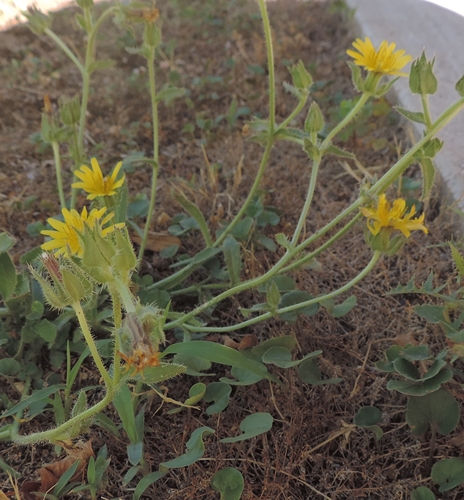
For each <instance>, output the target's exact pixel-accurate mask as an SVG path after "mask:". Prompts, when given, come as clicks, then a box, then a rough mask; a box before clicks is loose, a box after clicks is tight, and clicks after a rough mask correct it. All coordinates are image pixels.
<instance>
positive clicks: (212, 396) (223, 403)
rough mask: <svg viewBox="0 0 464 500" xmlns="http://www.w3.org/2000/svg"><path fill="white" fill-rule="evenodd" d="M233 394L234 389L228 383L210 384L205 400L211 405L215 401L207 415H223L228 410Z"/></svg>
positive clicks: (208, 409) (209, 407)
mask: <svg viewBox="0 0 464 500" xmlns="http://www.w3.org/2000/svg"><path fill="white" fill-rule="evenodd" d="M231 392H232V387H230V385H229V384H228V383H226V382H213V383H211V384H208V386H207V387H206V393H205V396H204V398H203V399H204V400H205V402H206V403H211V402H212V401H214V404H212V405H210V406H208V408H206V413H207V414H208V415H216V414H217V413H221V412H222V411H223V410H224V409H225V408H227V405H228V404H229V397H230V393H231Z"/></svg>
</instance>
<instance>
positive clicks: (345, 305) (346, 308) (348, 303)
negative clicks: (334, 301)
mask: <svg viewBox="0 0 464 500" xmlns="http://www.w3.org/2000/svg"><path fill="white" fill-rule="evenodd" d="M356 303H357V299H356V296H355V295H351V296H350V297H348V298H347V299H346V300H344V301H343V302H342V303H341V304H338V305H336V306H335V307H334V308H333V310H332V311H331V313H330V314H331V315H332V316H333V317H334V318H341V317H342V316H345V314H348V313H349V312H350V311H351V309H353V307H354V306H355V305H356Z"/></svg>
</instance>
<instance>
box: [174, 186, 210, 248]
mask: <svg viewBox="0 0 464 500" xmlns="http://www.w3.org/2000/svg"><path fill="white" fill-rule="evenodd" d="M171 196H172V197H173V198H174V199H175V200H176V201H177V203H179V204H180V205H182V207H183V208H184V210H185V211H186V212H187V213H188V214H189V215H190V216H191V217H193V218H194V219H195V220H196V222H197V224H198V227H199V228H200V231H201V234H202V235H203V238H204V239H205V243H206V246H207V247H208V248H209V247H211V246H212V245H213V240H212V239H211V234H210V232H209V227H208V224H207V222H206V220H205V218H204V216H203V214H202V213H201V210H200V209H199V208H198V207H197V206H196V205H195V204H194V203H192V202H191V201H190V200H188V199H187V198H186V197H185V196H184V195H183V194H182V193H179V192H177V191H175V190H171Z"/></svg>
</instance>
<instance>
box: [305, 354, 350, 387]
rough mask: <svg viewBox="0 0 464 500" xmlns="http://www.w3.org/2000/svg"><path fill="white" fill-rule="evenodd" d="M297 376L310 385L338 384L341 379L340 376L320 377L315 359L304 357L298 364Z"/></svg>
mask: <svg viewBox="0 0 464 500" xmlns="http://www.w3.org/2000/svg"><path fill="white" fill-rule="evenodd" d="M298 376H299V377H300V380H301V381H302V382H303V383H305V384H311V385H327V384H338V383H340V382H342V380H343V379H342V378H328V379H322V378H321V376H322V374H321V370H320V369H319V366H318V364H317V359H314V358H313V359H311V358H310V359H305V360H304V361H303V362H302V363H300V365H299V366H298Z"/></svg>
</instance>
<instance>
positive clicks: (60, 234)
mask: <svg viewBox="0 0 464 500" xmlns="http://www.w3.org/2000/svg"><path fill="white" fill-rule="evenodd" d="M105 212H106V207H103V208H101V209H100V210H97V209H96V208H94V209H92V210H91V212H90V214H89V213H87V209H86V208H85V207H84V208H83V209H82V213H81V214H79V212H77V210H74V209H73V210H71V211H69V210H68V209H67V208H63V210H62V213H63V217H64V222H62V221H59V220H57V219H53V218H50V219H48V220H47V222H48V223H49V224H50V226H52V227H53V228H54V229H55V231H53V230H51V229H46V230H44V231H41V233H42V234H44V235H45V236H50V237H51V240H50V241H46V242H45V243H44V244H43V245H42V249H43V250H55V252H54V254H55V256H58V255H64V256H65V257H69V254H72V255H77V256H78V257H82V254H83V252H84V250H83V248H82V246H81V242H80V240H79V233H81V234H82V233H83V232H84V231H85V226H87V227H89V228H90V229H93V228H95V227H97V228H98V229H99V230H101V234H102V236H103V237H104V236H106V235H107V234H108V233H111V232H113V231H114V229H115V227H121V226H124V224H123V223H120V224H113V225H112V226H108V227H106V228H104V229H103V226H104V225H105V224H106V223H107V222H108V221H110V220H111V219H112V218H113V217H114V213H113V212H111V213H109V214H107V215H106V216H105V217H104V218H103V219H102V220H101V218H102V217H103V215H104V214H105Z"/></svg>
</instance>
